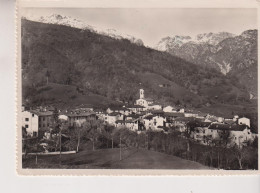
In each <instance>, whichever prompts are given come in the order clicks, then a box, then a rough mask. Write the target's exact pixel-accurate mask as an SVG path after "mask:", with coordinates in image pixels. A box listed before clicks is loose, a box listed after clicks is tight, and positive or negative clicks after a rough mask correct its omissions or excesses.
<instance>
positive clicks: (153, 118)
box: [143, 115, 166, 130]
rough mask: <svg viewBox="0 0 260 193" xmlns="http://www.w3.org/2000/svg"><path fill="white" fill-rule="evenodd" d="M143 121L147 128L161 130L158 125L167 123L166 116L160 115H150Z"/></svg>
mask: <svg viewBox="0 0 260 193" xmlns="http://www.w3.org/2000/svg"><path fill="white" fill-rule="evenodd" d="M143 121H144V126H145V128H146V129H153V130H161V129H159V128H158V127H159V126H161V127H163V126H165V125H166V118H165V117H162V116H159V115H148V116H146V117H145V118H144V119H143Z"/></svg>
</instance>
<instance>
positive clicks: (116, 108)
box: [108, 107, 128, 111]
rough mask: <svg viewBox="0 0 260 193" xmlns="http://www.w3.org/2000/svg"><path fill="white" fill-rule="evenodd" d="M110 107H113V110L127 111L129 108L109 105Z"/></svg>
mask: <svg viewBox="0 0 260 193" xmlns="http://www.w3.org/2000/svg"><path fill="white" fill-rule="evenodd" d="M108 109H111V110H112V111H116V110H117V111H122V110H123V111H126V110H128V109H127V108H125V107H109V108H108Z"/></svg>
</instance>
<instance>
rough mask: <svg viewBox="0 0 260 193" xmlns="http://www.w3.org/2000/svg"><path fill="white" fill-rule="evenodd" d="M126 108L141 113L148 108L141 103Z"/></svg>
mask: <svg viewBox="0 0 260 193" xmlns="http://www.w3.org/2000/svg"><path fill="white" fill-rule="evenodd" d="M126 108H127V109H129V110H130V111H131V112H132V113H141V112H143V111H145V110H146V108H145V107H143V106H141V105H128V106H127V107H126Z"/></svg>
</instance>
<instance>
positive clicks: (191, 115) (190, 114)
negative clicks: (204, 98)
mask: <svg viewBox="0 0 260 193" xmlns="http://www.w3.org/2000/svg"><path fill="white" fill-rule="evenodd" d="M184 117H198V114H196V113H191V112H185V113H184Z"/></svg>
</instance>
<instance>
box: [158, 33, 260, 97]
mask: <svg viewBox="0 0 260 193" xmlns="http://www.w3.org/2000/svg"><path fill="white" fill-rule="evenodd" d="M209 34H210V35H209ZM198 36H199V38H201V39H204V40H203V41H202V42H198V41H197V42H196V41H192V38H188V41H183V42H182V43H180V44H178V45H180V46H176V43H175V42H176V41H175V40H176V36H174V37H173V38H170V37H168V38H166V39H165V38H162V39H161V41H159V43H158V44H157V45H156V49H159V50H162V51H166V52H168V53H170V54H172V55H174V56H177V57H180V58H182V59H184V60H187V61H190V62H192V63H194V64H196V65H198V66H201V67H209V68H214V69H216V70H218V71H220V72H221V73H222V74H224V75H226V76H234V77H235V78H237V79H238V81H240V82H241V84H243V85H245V86H246V87H247V88H248V90H249V92H250V95H252V96H253V97H251V98H257V63H258V62H257V30H246V31H244V32H242V33H241V34H240V35H234V34H230V33H227V32H220V33H217V34H214V33H208V34H203V35H198ZM198 36H197V37H198ZM204 37H210V38H209V39H207V38H206V39H205V38H204ZM162 48H163V49H162ZM241 77H242V78H241Z"/></svg>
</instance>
